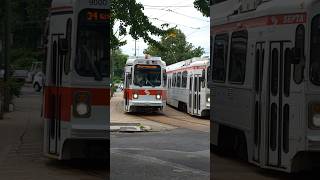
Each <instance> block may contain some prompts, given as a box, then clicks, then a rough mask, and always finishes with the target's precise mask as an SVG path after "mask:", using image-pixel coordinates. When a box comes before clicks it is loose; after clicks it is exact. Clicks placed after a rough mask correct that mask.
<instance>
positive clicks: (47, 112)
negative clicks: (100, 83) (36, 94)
mask: <svg viewBox="0 0 320 180" xmlns="http://www.w3.org/2000/svg"><path fill="white" fill-rule="evenodd" d="M76 92H89V94H90V97H91V105H92V106H106V108H107V106H109V105H110V89H96V88H67V87H45V88H44V117H45V118H47V119H52V118H53V117H59V116H60V119H61V120H62V121H70V119H71V107H72V104H73V97H74V94H75V93H76ZM58 97H61V98H60V99H61V102H60V104H61V105H60V106H59V105H55V103H57V101H58V99H59V98H58ZM55 106H58V107H57V108H58V109H56V110H55V108H54V107H55ZM59 111H60V112H59ZM59 114H60V115H59Z"/></svg>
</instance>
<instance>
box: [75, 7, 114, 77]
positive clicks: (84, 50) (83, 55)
mask: <svg viewBox="0 0 320 180" xmlns="http://www.w3.org/2000/svg"><path fill="white" fill-rule="evenodd" d="M107 19H108V18H107V11H106V10H91V9H87V10H83V11H81V12H80V14H79V23H78V38H77V52H76V62H75V69H76V71H77V73H78V74H79V75H80V76H87V77H95V79H96V80H101V79H102V78H103V77H107V76H108V74H109V73H108V68H109V67H108V60H107V50H108V47H107V43H108V42H107V40H108V33H107V31H108V30H107V29H108V25H107V24H108V23H107Z"/></svg>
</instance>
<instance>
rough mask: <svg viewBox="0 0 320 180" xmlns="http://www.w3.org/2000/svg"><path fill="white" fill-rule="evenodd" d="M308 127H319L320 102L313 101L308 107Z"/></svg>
mask: <svg viewBox="0 0 320 180" xmlns="http://www.w3.org/2000/svg"><path fill="white" fill-rule="evenodd" d="M309 128H310V129H320V103H313V104H311V105H310V107H309Z"/></svg>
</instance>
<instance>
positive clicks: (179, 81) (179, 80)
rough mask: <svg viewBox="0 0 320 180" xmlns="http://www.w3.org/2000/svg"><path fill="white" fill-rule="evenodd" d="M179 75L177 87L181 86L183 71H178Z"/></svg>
mask: <svg viewBox="0 0 320 180" xmlns="http://www.w3.org/2000/svg"><path fill="white" fill-rule="evenodd" d="M177 76H178V77H177V87H181V72H178V75H177Z"/></svg>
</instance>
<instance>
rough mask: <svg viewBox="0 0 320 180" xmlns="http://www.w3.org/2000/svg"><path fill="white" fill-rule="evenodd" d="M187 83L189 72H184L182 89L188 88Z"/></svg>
mask: <svg viewBox="0 0 320 180" xmlns="http://www.w3.org/2000/svg"><path fill="white" fill-rule="evenodd" d="M187 81H188V72H187V71H183V72H182V85H181V87H182V88H187Z"/></svg>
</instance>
